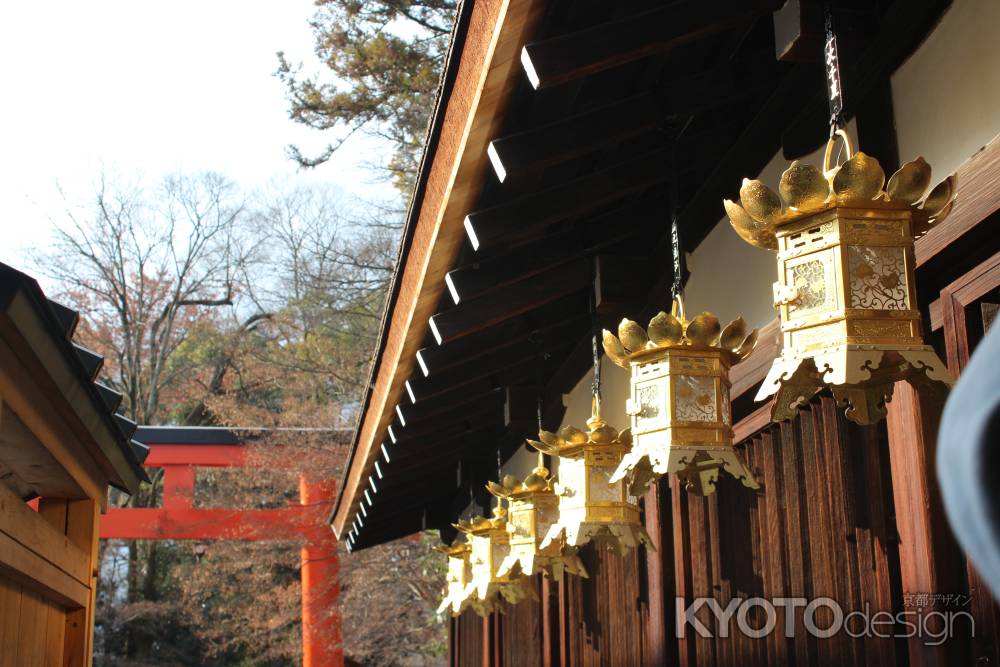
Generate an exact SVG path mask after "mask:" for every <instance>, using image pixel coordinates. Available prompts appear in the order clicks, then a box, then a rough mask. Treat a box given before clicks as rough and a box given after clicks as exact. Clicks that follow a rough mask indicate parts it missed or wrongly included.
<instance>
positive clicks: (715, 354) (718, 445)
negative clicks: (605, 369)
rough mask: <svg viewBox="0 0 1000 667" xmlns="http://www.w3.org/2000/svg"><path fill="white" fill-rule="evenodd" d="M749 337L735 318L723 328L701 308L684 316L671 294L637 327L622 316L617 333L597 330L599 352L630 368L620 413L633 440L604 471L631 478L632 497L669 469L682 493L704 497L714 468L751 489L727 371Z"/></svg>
mask: <svg viewBox="0 0 1000 667" xmlns="http://www.w3.org/2000/svg"><path fill="white" fill-rule="evenodd" d="M756 342H757V330H756V329H753V330H752V331H750V332H747V326H746V322H744V321H743V318H738V319H736V320H733V321H732V322H730V323H729V324H728V325H726V327H725V328H723V327H722V326H721V325H720V324H719V320H718V318H716V317H715V315H713V314H711V313H708V312H705V313H701V314H700V315H698V316H697V317H695V318H693V319H692V320H691V321H688V320H687V319H686V318H685V317H684V307H683V302H682V301H681V300H680V299H679V298H678V299H676V300H675V302H674V308H673V311H672V312H671V313H665V312H660V313H659V314H658V315H656V316H655V317H654V318H653V319H652V320H650V322H649V326H648V327H647V328H646V329H643V328H642V326H640V325H639V324H637V323H636V322H633V321H632V320H627V319H626V320H622V322H621V324H620V325H619V326H618V336H617V337H616V336H615V335H614V334H612V333H611V332H610V331H607V330H605V331H604V351H605V353H607V355H608V357H609V358H610V359H611V360H612V361H613V362H614V363H615V364H616V365H618V366H621V367H622V368H624V369H626V370H628V371H630V373H631V398H630V399H629V401H628V407H627V412H628V413H629V416H630V417H631V420H632V429H631V430H632V437H633V440H634V442H633V444H632V449H631V451H630V452H629V453H628V454H626V455H625V457H624V459H622V462H621V465H620V466H619V467H618V470H617V471H616V472H615V474H614V476H612V478H611V479H612V481H616V480H620V479H624V478H625V477H626V476H628V477H629V479H630V480H631V482H630V483H631V490H632V492H633V493H635V494H639V493H641V491H642V490H643V489H644V488H645V487H646V486H647V485H648V484H649V482H650V481H652V480H653V479H655V478H657V477H659V476H660V475H664V474H666V473H668V472H670V473H675V474H677V476H678V477H679V478H680V479H681V480H682V482H683V483H684V485H685V487H686V488H687V489H688V490H689V491H693V492H696V493H699V494H701V495H708V494H710V493H712V492H713V491H714V490H715V483H716V480H717V479H718V476H719V471H720V470H725V471H726V472H728V473H729V474H730V475H732V476H733V477H735V478H737V479H739V480H740V481H742V482H743V484H744V485H745V486H748V487H750V488H754V489H755V488H757V482H756V480H755V479H754V476H753V474H752V473H751V472H750V471H749V470H748V469H747V467H746V465H744V463H743V461H742V460H741V459H740V457H739V455H738V454H737V452H736V450H735V449H734V448H733V429H732V410H731V408H730V404H729V387H730V384H729V368H730V366H731V365H732V364H734V363H736V362H738V361H740V360H741V359H744V358H746V357H747V356H748V355H749V354H750V353H751V352H752V351H753V348H754V345H755V344H756Z"/></svg>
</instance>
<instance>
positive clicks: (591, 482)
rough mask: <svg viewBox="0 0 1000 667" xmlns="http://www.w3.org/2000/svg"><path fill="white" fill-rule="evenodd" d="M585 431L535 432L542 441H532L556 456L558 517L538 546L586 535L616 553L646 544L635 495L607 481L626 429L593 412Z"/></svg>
mask: <svg viewBox="0 0 1000 667" xmlns="http://www.w3.org/2000/svg"><path fill="white" fill-rule="evenodd" d="M587 425H588V427H589V428H590V432H589V433H585V432H583V431H580V430H578V429H575V428H573V427H566V428H563V429H561V430H560V432H559V434H558V435H556V434H552V433H546V432H542V433H540V435H541V437H542V440H543V442H535V441H529V442H531V444H532V445H534V446H536V447H538V448H539V449H542V451H546V452H547V453H550V454H553V455H556V456H559V481H558V483H557V485H556V492H557V494H558V496H559V521H558V522H557V523H555V524H554V525H552V526H551V527H550V528H549V530H548V533H547V534H546V536H545V539H544V540H543V541H542V544H541V548H542V549H547V548H549V547H550V546H552V545H554V544H561V545H564V546H567V547H578V546H580V545H583V544H586V543H587V542H590V541H592V540H593V541H595V542H597V543H599V544H602V545H604V546H606V547H608V548H610V549H613V550H614V551H616V552H618V553H619V554H624V553H626V552H627V551H628V550H629V549H630V548H633V547H636V546H638V545H639V544H640V543H644V544H646V545H648V546H649V547H652V543H651V542H650V540H649V536H648V535H647V534H646V530H645V529H644V528H643V525H642V522H641V520H640V515H639V506H638V501H637V499H636V498H635V496H633V495H631V494H630V493H629V491H628V488H627V485H626V484H625V482H623V481H614V482H613V481H611V477H612V476H613V475H614V472H615V469H616V468H617V467H618V464H619V463H621V460H622V457H623V456H624V455H625V453H626V452H627V451H628V448H629V443H630V434H629V431H628V429H626V430H625V431H622V432H621V433H617V432H616V431H615V430H614V429H613V428H612V427H610V426H609V425H608V424H607V423H606V422H605V421H604V420H603V419H601V418H600V415H599V414H598V412H597V407H596V401H595V412H594V415H593V416H592V417H591V418H590V419H589V420H588V421H587Z"/></svg>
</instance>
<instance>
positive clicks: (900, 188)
mask: <svg viewBox="0 0 1000 667" xmlns="http://www.w3.org/2000/svg"><path fill="white" fill-rule="evenodd" d="M837 136H838V137H839V138H841V139H842V140H843V141H844V143H845V145H846V149H847V156H848V159H847V161H846V162H845V163H844V164H842V165H840V166H831V165H830V158H831V154H832V150H833V147H834V145H835V143H836V137H834V138H831V139H830V141H829V143H828V144H827V148H826V156H825V159H824V170H823V171H822V172H820V170H819V169H817V168H816V167H813V166H811V165H808V164H803V163H801V162H798V161H795V162H793V163H792V165H791V166H790V167H789V168H788V169H787V170H786V171H785V173H784V174H782V176H781V181H780V182H779V184H778V193H775V192H774V191H773V190H771V189H770V188H768V187H767V186H766V185H764V184H763V183H761V182H760V181H751V180H746V179H744V181H743V187H742V188H740V203H736V202H732V201H730V200H728V199H727V200H725V202H724V206H725V209H726V213H728V215H729V220H730V222H731V223H732V225H733V229H735V230H736V233H737V234H739V235H740V237H741V238H743V240H745V241H746V242H747V243H750V244H751V245H754V246H757V247H759V248H766V249H769V250H776V251H777V253H778V281H777V282H776V283H775V285H774V303H775V307H777V309H778V312H779V317H780V320H781V330H782V333H783V339H784V349H783V351H782V354H781V356H780V357H779V358H778V359H776V360H775V362H774V365H773V366H772V367H771V370H770V372H769V373H768V375H767V378H766V379H765V380H764V384H763V385H762V386H761V389H760V392H759V393H758V394H757V400H763V399H766V398H768V397H770V396H771V395H775V405H774V410H773V412H772V419H773V420H775V421H781V420H784V419H789V418H791V417H793V416H794V415H795V413H796V409H797V408H798V407H799V406H800V405H802V404H804V403H805V402H806V401H808V400H809V399H810V398H811V397H812V396H813V395H814V394H816V393H817V392H818V391H820V390H821V389H823V388H824V387H830V388H831V390H832V391H833V395H834V397H835V398H836V399H837V400H838V402H839V403H840V404H841V405H842V406H843V407H846V408H847V413H846V414H847V417H848V418H849V419H851V420H853V421H855V422H857V423H859V424H870V423H873V422H875V421H878V420H879V419H881V418H882V417H884V416H885V410H886V408H885V403H886V402H887V401H888V400H889V399H890V398H891V397H892V390H893V385H894V383H895V382H896V381H899V380H907V381H909V382H910V383H911V384H914V385H917V386H930V387H936V388H938V389H940V388H944V387H947V385H950V384H951V383H952V381H953V380H952V377H951V375H950V374H949V372H948V370H947V367H946V366H945V364H944V362H942V361H941V359H940V358H938V356H937V354H936V353H935V352H934V350H933V348H931V347H930V346H927V345H924V342H923V338H922V335H921V328H920V311H919V310H918V309H917V305H916V289H915V271H914V267H915V262H914V255H913V242H914V240H915V239H916V238H919V237H920V236H922V235H924V234H925V233H926V232H927V231H928V230H929V229H930V228H931V226H933V225H934V224H935V223H938V222H940V221H941V220H943V219H944V218H945V217H946V216H947V215H948V214H949V213H950V212H951V208H952V199H953V197H954V194H955V178H954V176H949V177H948V178H946V179H945V180H944V181H942V182H941V183H939V184H938V185H937V186H936V187H934V188H933V189H932V190H931V191H930V193H928V194H927V195H926V196H924V193H925V192H926V191H927V188H928V186H929V185H930V182H931V168H930V165H928V164H927V162H925V161H924V159H923V158H920V157H918V158H917V159H916V160H913V161H912V162H908V163H906V164H904V165H903V166H902V167H901V168H900V169H899V170H898V171H897V172H896V173H895V174H893V175H892V177H891V178H889V182H888V184H886V182H885V173H884V172H883V171H882V167H881V165H879V163H878V160H876V159H875V158H873V157H871V156H868V155H866V154H864V153H862V152H860V151H859V152H857V153H854V152H853V149H852V146H851V142H850V139H849V137H848V136H847V134H846V133H845V132H844V131H843V130H837ZM883 185H885V188H884V189H883Z"/></svg>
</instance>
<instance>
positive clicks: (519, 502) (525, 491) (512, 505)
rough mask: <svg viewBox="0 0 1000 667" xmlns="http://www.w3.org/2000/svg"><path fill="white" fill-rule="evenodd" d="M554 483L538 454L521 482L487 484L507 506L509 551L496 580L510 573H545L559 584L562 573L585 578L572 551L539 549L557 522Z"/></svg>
mask: <svg viewBox="0 0 1000 667" xmlns="http://www.w3.org/2000/svg"><path fill="white" fill-rule="evenodd" d="M554 481H555V480H554V478H552V477H550V476H549V471H548V469H546V467H545V464H544V461H543V460H542V453H541V452H539V453H538V465H537V466H536V467H535V469H534V470H533V471H532V472H531V474H530V475H528V476H527V477H525V478H524V481H523V482H522V481H521V480H519V479H517V478H516V477H514V476H513V475H506V476H505V477H504V479H503V481H502V483H501V484H497V483H496V482H489V483H487V485H486V488H487V489H489V492H490V493H492V494H493V495H494V496H496V497H497V498H500V499H503V500H506V501H507V507H508V510H507V515H508V519H507V532H508V533H510V537H509V543H510V552H509V553H508V554H507V556H506V557H505V558H504V559H503V561H502V562H501V563H500V567H499V568H498V569H497V576H498V577H505V576H508V575H511V574H515V575H516V574H523V575H525V576H530V575H533V574H535V573H537V572H544V573H545V574H546V575H547V576H549V577H551V578H553V579H555V580H556V581H559V580H560V579H562V573H563V572H564V571H566V572H569V573H570V574H575V575H577V576H580V577H587V576H588V575H587V569H586V568H585V567H584V566H583V562H582V561H581V560H580V557H579V556H578V555H577V554H576V549H575V548H573V547H567V546H564V545H563V544H561V543H559V542H553V543H551V544H549V545H548V546H547V547H546V548H544V549H543V548H541V543H542V541H543V540H544V538H545V536H546V535H547V534H548V531H549V529H550V528H551V527H552V526H553V525H555V523H556V522H557V521H558V520H559V496H557V495H556V492H555V489H554V488H553V483H554Z"/></svg>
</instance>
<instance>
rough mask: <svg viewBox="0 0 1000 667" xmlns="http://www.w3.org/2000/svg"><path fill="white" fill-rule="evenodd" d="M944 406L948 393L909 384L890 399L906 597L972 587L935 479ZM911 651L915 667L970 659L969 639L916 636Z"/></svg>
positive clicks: (894, 485)
mask: <svg viewBox="0 0 1000 667" xmlns="http://www.w3.org/2000/svg"><path fill="white" fill-rule="evenodd" d="M943 405H944V395H942V394H940V393H937V392H930V391H921V393H917V391H916V390H915V389H914V388H913V387H912V386H910V384H908V383H906V382H898V383H896V388H895V392H894V394H893V398H892V401H891V402H890V403H889V415H888V418H887V426H888V429H889V462H890V466H891V469H892V491H893V500H894V503H895V507H896V527H897V530H898V531H899V565H900V572H901V584H902V592H903V595H907V594H918V593H932V594H933V593H943V594H948V593H959V592H961V591H963V590H965V588H966V582H965V563H964V559H963V557H962V554H961V551H960V550H959V548H958V545H957V544H956V543H955V539H954V537H953V536H952V533H951V529H950V528H949V527H948V523H947V519H946V517H945V513H944V507H943V505H942V502H941V493H940V490H939V489H938V485H937V480H936V479H935V478H934V475H935V472H934V470H935V466H934V456H935V449H936V446H937V430H938V425H939V422H940V419H941V411H942V409H943ZM925 611H926V610H925ZM908 652H909V656H910V665H911V667H922V666H923V665H947V664H966V663H967V661H968V656H967V645H965V643H964V642H946V643H945V644H943V645H941V646H928V645H926V644H924V642H923V640H922V639H921V638H919V637H911V638H910V639H909V640H908Z"/></svg>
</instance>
